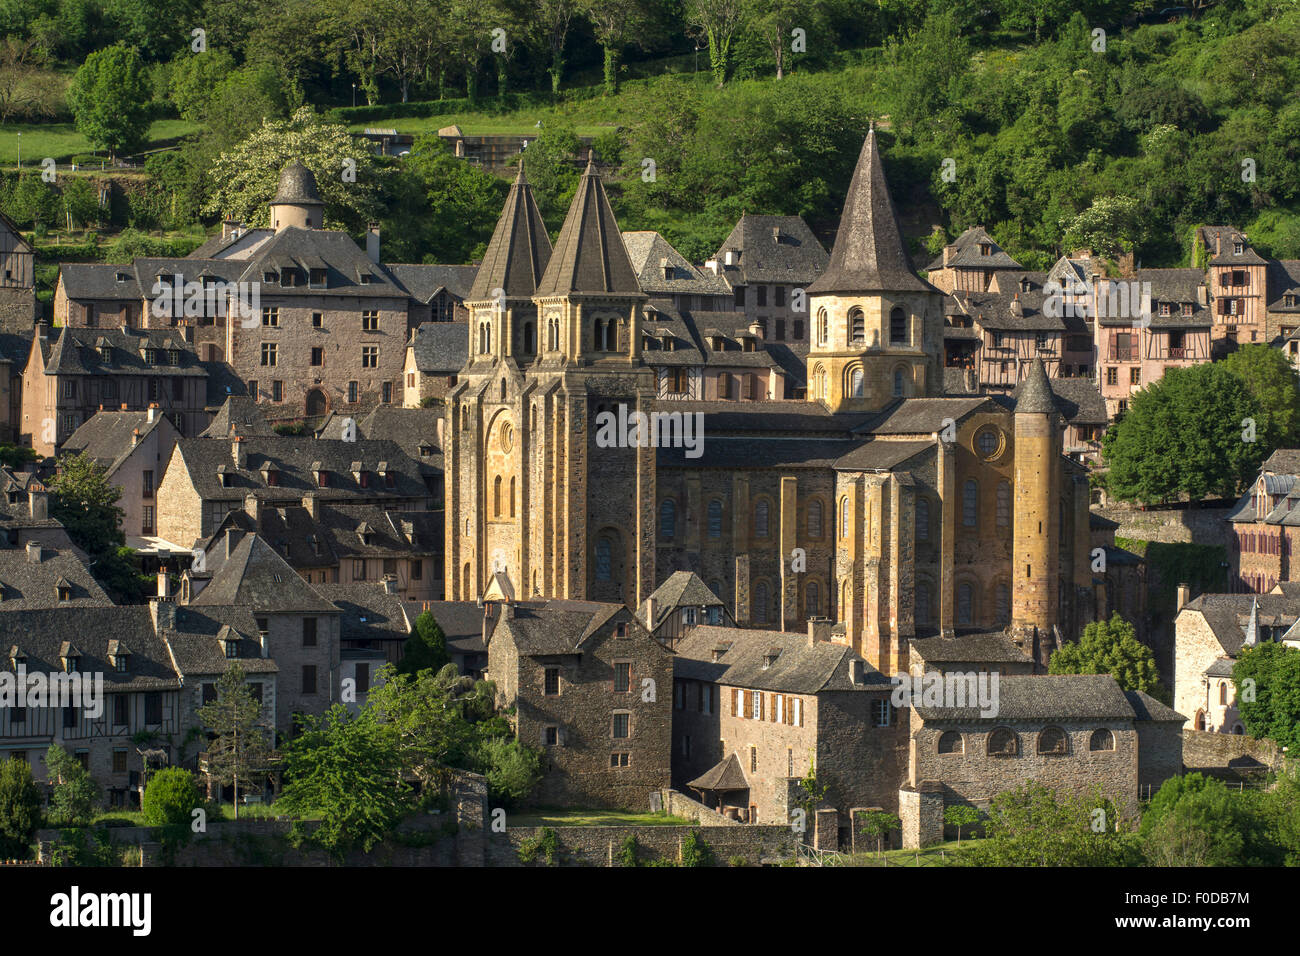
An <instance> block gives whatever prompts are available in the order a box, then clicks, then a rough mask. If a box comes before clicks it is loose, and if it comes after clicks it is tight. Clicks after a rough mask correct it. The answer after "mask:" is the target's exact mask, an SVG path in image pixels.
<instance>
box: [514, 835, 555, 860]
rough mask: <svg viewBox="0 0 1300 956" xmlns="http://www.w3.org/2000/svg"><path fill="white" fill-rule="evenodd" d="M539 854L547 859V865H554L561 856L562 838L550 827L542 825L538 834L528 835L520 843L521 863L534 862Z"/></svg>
mask: <svg viewBox="0 0 1300 956" xmlns="http://www.w3.org/2000/svg"><path fill="white" fill-rule="evenodd" d="M538 856H541V857H542V858H543V859H545V860H546V865H547V866H554V865H555V864H556V862H557V861H558V860H559V858H560V838H559V837H558V836H556V835H555V831H554V830H552V829H551V828H550V827H542V829H541V830H539V831H538V832H537V833H536V834H534V835H533V836H530V837H526V838H525V839H524V840H523V842H521V843H520V844H519V860H520V862H521V863H532V862H534V861H535V860H536V859H537V858H538Z"/></svg>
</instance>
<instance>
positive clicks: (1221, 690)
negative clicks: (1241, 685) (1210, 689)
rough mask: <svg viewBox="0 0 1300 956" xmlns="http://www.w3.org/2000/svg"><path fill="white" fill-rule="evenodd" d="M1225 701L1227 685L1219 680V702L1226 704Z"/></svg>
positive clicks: (1226, 700)
mask: <svg viewBox="0 0 1300 956" xmlns="http://www.w3.org/2000/svg"><path fill="white" fill-rule="evenodd" d="M1227 702H1228V685H1227V684H1226V683H1225V682H1223V681H1219V703H1220V704H1226V703H1227Z"/></svg>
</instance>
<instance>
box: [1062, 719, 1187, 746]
mask: <svg viewBox="0 0 1300 956" xmlns="http://www.w3.org/2000/svg"><path fill="white" fill-rule="evenodd" d="M1197 720H1198V722H1199V721H1202V720H1204V715H1203V714H1197ZM1197 729H1198V730H1204V729H1205V728H1204V727H1201V726H1198V727H1197ZM1088 749H1089V750H1092V751H1101V750H1114V749H1115V735H1114V734H1113V733H1111V732H1110V731H1109V730H1107V729H1105V728H1104V727H1103V728H1102V729H1101V730H1094V731H1093V732H1092V737H1090V738H1089V740H1088Z"/></svg>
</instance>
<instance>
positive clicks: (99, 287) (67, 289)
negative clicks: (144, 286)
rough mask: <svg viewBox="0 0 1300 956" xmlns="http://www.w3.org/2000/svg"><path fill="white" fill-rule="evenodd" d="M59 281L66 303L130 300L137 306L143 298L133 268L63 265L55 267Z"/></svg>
mask: <svg viewBox="0 0 1300 956" xmlns="http://www.w3.org/2000/svg"><path fill="white" fill-rule="evenodd" d="M59 281H60V282H62V283H63V291H64V293H65V294H66V295H67V297H68V298H69V299H77V300H80V299H131V300H133V301H136V302H139V301H140V300H141V299H143V298H144V293H143V292H142V291H141V290H140V283H139V282H138V281H137V279H136V274H135V268H134V267H133V266H128V265H113V264H107V265H105V264H104V263H99V262H63V263H60V264H59ZM150 285H152V281H151V282H150Z"/></svg>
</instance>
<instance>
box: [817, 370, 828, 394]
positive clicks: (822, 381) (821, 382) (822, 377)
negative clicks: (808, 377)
mask: <svg viewBox="0 0 1300 956" xmlns="http://www.w3.org/2000/svg"><path fill="white" fill-rule="evenodd" d="M817 397H818V398H822V399H826V398H830V395H828V394H827V391H826V369H824V368H819V369H817Z"/></svg>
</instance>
